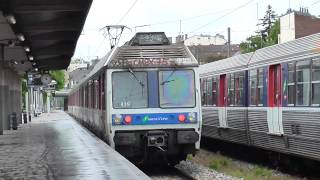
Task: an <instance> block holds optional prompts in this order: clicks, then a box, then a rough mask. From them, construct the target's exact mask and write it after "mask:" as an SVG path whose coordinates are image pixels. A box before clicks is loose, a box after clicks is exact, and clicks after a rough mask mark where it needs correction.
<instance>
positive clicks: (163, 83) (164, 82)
mask: <svg viewBox="0 0 320 180" xmlns="http://www.w3.org/2000/svg"><path fill="white" fill-rule="evenodd" d="M172 81H174V79H171V80H167V81H163V82H162V83H161V85H165V84H166V83H169V82H172Z"/></svg>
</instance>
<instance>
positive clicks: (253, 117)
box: [200, 33, 320, 161]
mask: <svg viewBox="0 0 320 180" xmlns="http://www.w3.org/2000/svg"><path fill="white" fill-rule="evenodd" d="M200 78H201V94H202V115H203V126H202V127H203V128H202V136H205V137H209V138H214V139H219V140H223V141H229V142H233V143H241V144H245V145H250V146H255V147H258V148H263V149H267V150H272V151H274V152H281V153H286V154H291V155H295V156H301V157H304V158H310V159H314V160H318V161H319V160H320V33H318V34H313V35H310V36H306V37H303V38H300V39H296V40H294V41H290V42H287V43H283V44H278V45H274V46H271V47H266V48H263V49H260V50H257V51H256V52H253V53H248V54H242V55H237V56H234V57H230V58H227V59H225V60H220V61H216V62H212V63H208V64H205V65H202V66H200Z"/></svg>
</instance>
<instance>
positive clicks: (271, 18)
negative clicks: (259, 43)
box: [258, 5, 277, 40]
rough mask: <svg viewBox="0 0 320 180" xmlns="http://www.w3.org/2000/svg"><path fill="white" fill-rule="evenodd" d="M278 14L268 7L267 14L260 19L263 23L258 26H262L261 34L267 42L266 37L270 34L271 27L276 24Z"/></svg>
mask: <svg viewBox="0 0 320 180" xmlns="http://www.w3.org/2000/svg"><path fill="white" fill-rule="evenodd" d="M276 17H277V16H276V14H275V12H274V11H273V10H272V7H271V6H270V5H268V7H267V11H266V14H265V15H264V17H263V18H262V19H259V20H260V21H261V23H259V24H258V26H259V25H261V26H262V30H261V31H260V32H259V33H260V34H261V37H262V39H263V40H266V37H267V36H268V35H269V34H270V30H271V27H272V26H273V25H274V23H275V22H276Z"/></svg>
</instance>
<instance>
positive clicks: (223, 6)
mask: <svg viewBox="0 0 320 180" xmlns="http://www.w3.org/2000/svg"><path fill="white" fill-rule="evenodd" d="M268 4H270V5H271V6H272V8H273V10H274V11H275V12H276V14H277V15H281V14H284V13H285V12H286V11H287V9H288V8H289V7H291V8H292V9H295V10H299V8H300V7H308V8H309V12H310V13H311V14H313V15H317V16H318V15H320V0H290V1H289V0H112V1H111V0H93V4H92V6H91V9H90V12H89V15H88V17H87V20H86V23H85V26H84V29H83V32H82V35H81V36H80V38H79V41H78V44H77V48H76V51H75V54H74V57H73V58H83V59H85V60H90V59H93V58H95V57H102V56H104V55H105V54H106V53H107V52H108V51H109V50H110V44H109V40H108V39H106V38H104V36H103V31H100V29H101V28H102V27H104V26H106V25H114V24H121V25H126V26H128V27H130V28H131V31H130V30H125V31H124V32H123V35H122V37H121V40H120V45H121V44H123V43H124V42H126V41H128V40H130V38H131V37H132V36H133V35H134V34H135V31H137V32H143V31H144V32H147V31H163V32H165V33H166V35H167V36H170V37H173V39H174V37H176V36H177V35H179V33H180V22H181V33H183V34H188V36H189V37H190V36H192V35H195V34H210V35H215V34H217V33H219V34H222V35H224V36H225V37H227V27H230V28H231V42H232V43H240V42H241V41H244V40H245V39H246V38H247V37H248V36H250V35H251V34H253V33H254V32H255V31H256V30H257V26H256V24H257V23H258V20H257V19H258V17H259V18H262V17H263V16H264V14H265V11H266V8H267V6H268ZM132 5H134V6H132ZM130 7H132V9H131V10H130V11H129V12H128V10H129V9H130ZM126 12H128V14H127V15H126V16H125V14H126ZM180 20H181V21H180ZM141 25H147V26H145V27H140V28H135V26H141Z"/></svg>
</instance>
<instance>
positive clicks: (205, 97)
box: [203, 78, 208, 106]
mask: <svg viewBox="0 0 320 180" xmlns="http://www.w3.org/2000/svg"><path fill="white" fill-rule="evenodd" d="M203 87H204V88H203V97H204V98H203V99H204V100H203V104H204V105H205V106H206V105H208V99H207V89H208V87H207V78H204V79H203Z"/></svg>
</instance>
